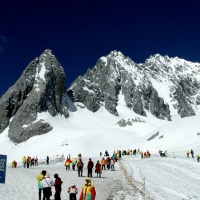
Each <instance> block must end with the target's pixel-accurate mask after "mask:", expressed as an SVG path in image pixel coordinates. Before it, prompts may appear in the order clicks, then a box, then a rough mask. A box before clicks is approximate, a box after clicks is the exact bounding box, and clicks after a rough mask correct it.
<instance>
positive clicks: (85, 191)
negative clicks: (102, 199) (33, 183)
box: [36, 170, 96, 200]
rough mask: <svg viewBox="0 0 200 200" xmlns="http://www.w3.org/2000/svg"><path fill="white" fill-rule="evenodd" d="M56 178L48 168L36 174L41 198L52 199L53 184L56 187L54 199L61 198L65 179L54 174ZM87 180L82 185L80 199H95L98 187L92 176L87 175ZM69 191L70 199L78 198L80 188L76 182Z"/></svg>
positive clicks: (42, 199) (75, 199)
mask: <svg viewBox="0 0 200 200" xmlns="http://www.w3.org/2000/svg"><path fill="white" fill-rule="evenodd" d="M54 178H55V181H53V180H51V178H50V174H48V173H47V171H46V170H42V172H41V173H40V174H38V175H37V176H36V180H37V181H38V195H39V200H50V197H51V196H52V190H51V188H52V186H54V187H55V194H54V200H61V191H62V183H63V181H62V180H61V178H60V177H59V176H58V174H54ZM85 181H86V183H85V184H84V185H83V187H82V190H81V193H80V197H79V200H95V197H96V189H95V187H94V185H92V183H91V178H89V177H87V178H86V179H85ZM42 191H43V198H42ZM67 192H68V193H69V200H77V197H76V196H77V194H78V189H77V187H76V185H75V184H73V185H72V186H70V187H69V188H68V189H67Z"/></svg>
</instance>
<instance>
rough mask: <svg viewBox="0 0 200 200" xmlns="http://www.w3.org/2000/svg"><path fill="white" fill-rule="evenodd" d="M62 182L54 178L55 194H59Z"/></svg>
mask: <svg viewBox="0 0 200 200" xmlns="http://www.w3.org/2000/svg"><path fill="white" fill-rule="evenodd" d="M62 183H63V182H62V181H61V178H59V177H58V178H56V180H55V184H54V186H55V191H56V192H59V191H61V185H62Z"/></svg>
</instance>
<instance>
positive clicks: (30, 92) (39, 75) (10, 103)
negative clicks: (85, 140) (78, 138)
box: [0, 50, 68, 143]
mask: <svg viewBox="0 0 200 200" xmlns="http://www.w3.org/2000/svg"><path fill="white" fill-rule="evenodd" d="M64 84H65V73H64V70H63V68H62V67H61V65H60V64H59V62H58V61H57V59H56V57H55V56H54V55H53V54H52V52H51V51H50V50H45V51H44V52H43V53H42V54H41V56H40V57H39V58H35V59H34V60H33V61H32V62H31V63H30V64H29V65H28V66H27V68H26V69H25V70H24V72H23V73H22V75H21V77H20V78H19V79H18V80H17V82H16V83H15V84H14V85H13V86H12V87H11V88H9V89H8V91H7V92H6V93H5V94H4V95H3V96H2V98H1V99H0V110H1V112H0V132H3V131H4V130H5V128H7V127H8V129H9V130H8V132H9V137H10V139H11V140H12V141H13V142H15V143H20V142H22V141H26V140H27V139H29V138H30V137H32V136H34V135H40V134H44V133H47V132H49V131H51V130H52V129H53V127H52V126H51V125H50V124H49V123H47V122H45V121H44V120H37V114H38V113H40V112H46V111H48V112H49V113H50V114H51V115H52V116H55V115H57V114H59V113H60V114H64V115H65V116H66V117H68V112H66V110H65V109H64V108H63V107H62V98H63V92H64Z"/></svg>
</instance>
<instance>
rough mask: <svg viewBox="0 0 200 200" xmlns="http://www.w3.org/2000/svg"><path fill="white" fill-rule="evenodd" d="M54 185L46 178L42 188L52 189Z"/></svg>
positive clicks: (42, 182)
mask: <svg viewBox="0 0 200 200" xmlns="http://www.w3.org/2000/svg"><path fill="white" fill-rule="evenodd" d="M53 185H54V182H53V181H52V180H51V179H50V178H44V179H43V180H42V181H41V186H42V188H46V187H51V186H53Z"/></svg>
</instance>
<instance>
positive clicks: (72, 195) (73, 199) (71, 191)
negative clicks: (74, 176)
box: [67, 185, 78, 200]
mask: <svg viewBox="0 0 200 200" xmlns="http://www.w3.org/2000/svg"><path fill="white" fill-rule="evenodd" d="M67 192H68V193H69V200H77V198H76V195H77V194H78V189H77V187H76V185H72V186H70V187H69V188H68V190H67Z"/></svg>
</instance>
